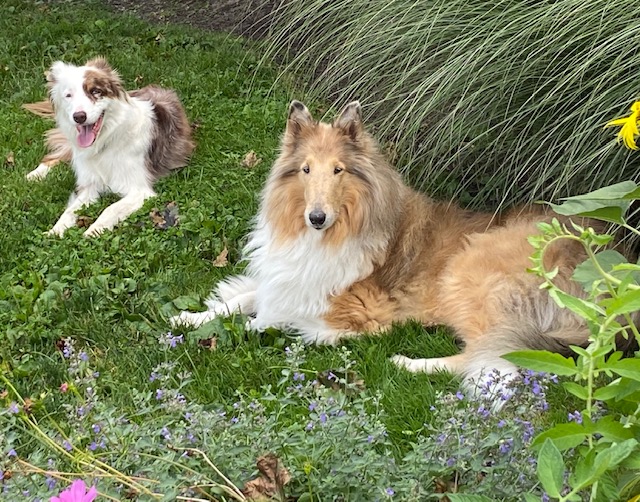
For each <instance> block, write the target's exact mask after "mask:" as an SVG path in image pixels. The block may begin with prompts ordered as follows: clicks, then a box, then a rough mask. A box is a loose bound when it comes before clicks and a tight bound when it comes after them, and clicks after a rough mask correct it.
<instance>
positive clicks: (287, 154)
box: [263, 101, 388, 244]
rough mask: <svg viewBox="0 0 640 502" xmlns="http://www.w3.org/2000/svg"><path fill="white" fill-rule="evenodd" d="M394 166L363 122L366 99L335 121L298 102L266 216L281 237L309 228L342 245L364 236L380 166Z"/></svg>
mask: <svg viewBox="0 0 640 502" xmlns="http://www.w3.org/2000/svg"><path fill="white" fill-rule="evenodd" d="M381 166H384V167H385V168H386V167H387V166H388V165H387V164H386V162H385V161H384V159H382V157H381V155H380V154H379V151H378V147H377V144H376V142H375V141H374V140H373V138H371V136H370V135H369V134H367V133H366V132H365V130H364V129H363V126H362V111H361V107H360V103H359V102H358V101H354V102H352V103H349V104H348V105H347V106H346V107H345V108H344V109H343V110H342V112H341V113H340V115H339V116H338V118H336V119H335V120H334V121H333V123H331V124H328V123H324V122H318V121H316V120H314V119H313V117H312V116H311V113H310V112H309V110H308V109H307V107H306V106H305V105H304V104H303V103H301V102H299V101H292V102H291V105H290V106H289V116H288V119H287V128H286V131H285V133H284V136H283V139H282V145H281V153H280V156H279V158H278V160H277V161H276V163H275V164H274V166H273V169H272V171H271V174H270V177H269V182H268V184H267V188H266V190H265V193H264V201H263V203H264V204H265V209H266V216H267V218H268V219H269V221H270V222H271V223H272V225H273V226H274V228H275V229H276V232H277V234H279V238H281V239H283V240H288V239H290V238H294V237H296V236H297V235H299V234H300V233H301V232H303V231H305V229H309V230H311V231H313V232H316V231H321V232H324V240H325V242H328V243H335V244H338V243H339V242H342V241H343V240H344V239H345V238H346V237H347V236H348V235H358V234H360V233H361V232H362V231H363V228H364V227H365V226H366V224H367V223H368V220H369V219H370V218H371V215H372V212H374V211H373V206H374V205H375V202H374V201H375V200H376V199H380V197H379V195H378V192H379V186H380V184H379V183H378V180H377V178H378V176H379V173H378V171H379V170H380V169H379V168H380V167H381Z"/></svg>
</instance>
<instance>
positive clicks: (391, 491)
mask: <svg viewBox="0 0 640 502" xmlns="http://www.w3.org/2000/svg"><path fill="white" fill-rule="evenodd" d="M384 492H385V493H386V494H387V495H389V497H393V496H394V495H395V494H396V492H395V491H394V490H393V488H386V489H385V490H384Z"/></svg>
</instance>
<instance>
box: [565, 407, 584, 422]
mask: <svg viewBox="0 0 640 502" xmlns="http://www.w3.org/2000/svg"><path fill="white" fill-rule="evenodd" d="M568 420H569V422H571V421H573V422H575V423H577V424H581V423H582V414H581V413H580V412H579V411H577V410H576V411H574V412H573V413H569V414H568Z"/></svg>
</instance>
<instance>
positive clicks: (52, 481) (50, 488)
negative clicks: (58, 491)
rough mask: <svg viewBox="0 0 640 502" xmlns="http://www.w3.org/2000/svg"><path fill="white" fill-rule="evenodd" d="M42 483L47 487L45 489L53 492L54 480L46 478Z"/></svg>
mask: <svg viewBox="0 0 640 502" xmlns="http://www.w3.org/2000/svg"><path fill="white" fill-rule="evenodd" d="M44 482H45V483H46V485H47V488H48V489H49V490H53V487H54V486H56V480H55V479H53V478H52V477H49V476H47V478H46V479H45V480H44Z"/></svg>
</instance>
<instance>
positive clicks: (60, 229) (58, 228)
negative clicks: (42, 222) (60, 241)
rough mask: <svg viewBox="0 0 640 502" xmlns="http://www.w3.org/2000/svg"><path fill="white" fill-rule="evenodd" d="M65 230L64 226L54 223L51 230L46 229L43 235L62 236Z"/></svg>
mask: <svg viewBox="0 0 640 502" xmlns="http://www.w3.org/2000/svg"><path fill="white" fill-rule="evenodd" d="M66 230H67V227H66V226H63V225H54V226H53V228H52V229H51V230H48V231H47V232H45V235H49V236H51V237H62V236H63V235H64V232H65V231H66Z"/></svg>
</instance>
